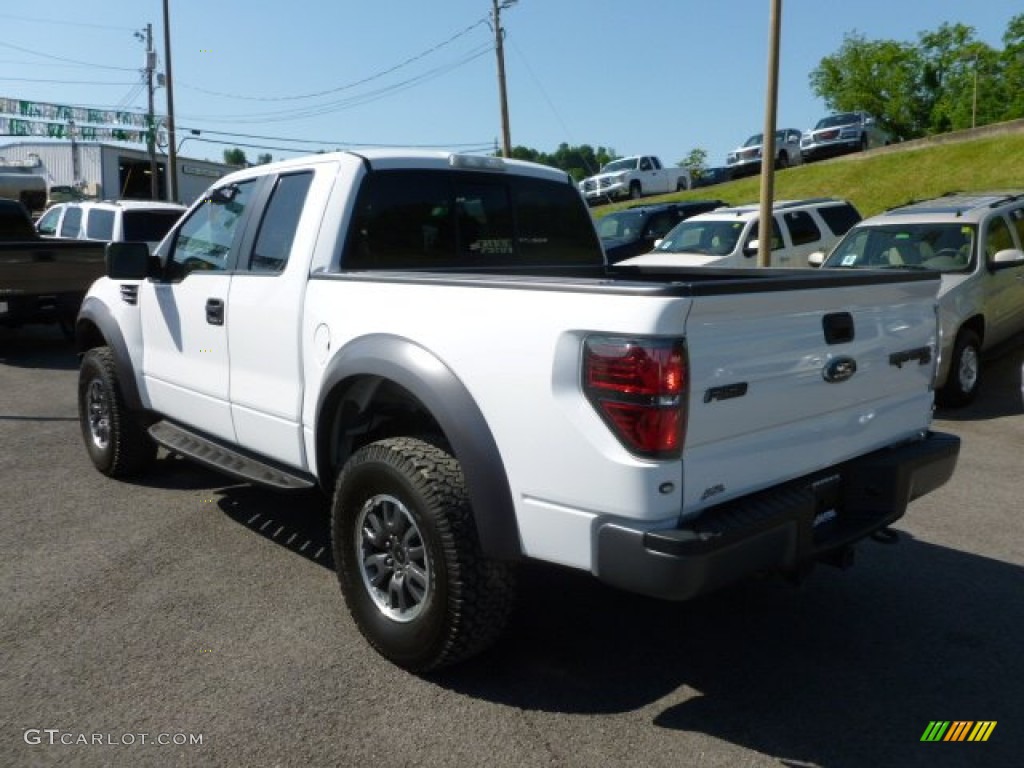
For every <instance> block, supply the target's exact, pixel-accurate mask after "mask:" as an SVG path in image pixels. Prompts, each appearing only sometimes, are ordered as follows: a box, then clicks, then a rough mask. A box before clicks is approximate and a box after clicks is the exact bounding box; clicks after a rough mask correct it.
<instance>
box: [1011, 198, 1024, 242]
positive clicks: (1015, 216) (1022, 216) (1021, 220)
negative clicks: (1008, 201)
mask: <svg viewBox="0 0 1024 768" xmlns="http://www.w3.org/2000/svg"><path fill="white" fill-rule="evenodd" d="M1010 221H1012V222H1013V228H1014V229H1016V230H1017V247H1018V248H1020V249H1022V250H1024V208H1014V209H1013V210H1012V211H1010Z"/></svg>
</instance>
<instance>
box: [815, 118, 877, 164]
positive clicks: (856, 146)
mask: <svg viewBox="0 0 1024 768" xmlns="http://www.w3.org/2000/svg"><path fill="white" fill-rule="evenodd" d="M891 140H892V139H891V137H890V136H889V134H888V133H886V132H885V131H884V130H883V129H882V127H881V126H880V125H879V124H878V121H877V120H876V119H875V118H874V117H872V116H871V115H869V114H868V113H867V112H841V113H839V114H836V115H829V116H828V117H823V118H822V119H821V120H819V121H818V124H817V125H815V126H814V128H812V129H811V130H809V131H805V132H804V135H803V137H802V138H801V139H800V153H801V155H802V156H803V159H804V162H805V163H809V162H812V161H814V160H822V159H824V158H826V157H836V156H837V155H846V154H849V153H851V152H863V151H864V150H866V149H872V148H874V147H883V146H885V145H886V144H889V143H890V142H891Z"/></svg>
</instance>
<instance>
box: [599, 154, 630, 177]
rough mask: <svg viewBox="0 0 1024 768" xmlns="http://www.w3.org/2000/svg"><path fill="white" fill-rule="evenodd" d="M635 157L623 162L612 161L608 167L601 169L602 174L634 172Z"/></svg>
mask: <svg viewBox="0 0 1024 768" xmlns="http://www.w3.org/2000/svg"><path fill="white" fill-rule="evenodd" d="M636 161H637V158H635V157H627V158H625V159H623V160H612V161H611V162H610V163H608V165H606V166H605V167H604V168H602V169H601V172H602V173H612V172H613V171H632V170H635V169H636Z"/></svg>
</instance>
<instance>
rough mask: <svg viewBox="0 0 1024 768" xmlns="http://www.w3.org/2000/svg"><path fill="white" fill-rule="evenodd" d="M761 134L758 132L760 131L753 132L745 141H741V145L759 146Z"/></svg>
mask: <svg viewBox="0 0 1024 768" xmlns="http://www.w3.org/2000/svg"><path fill="white" fill-rule="evenodd" d="M761 135H762V134H760V133H755V134H754V135H753V136H751V137H750V138H749V139H747V140H746V141H745V142H743V146H744V147H759V146H761V143H762V142H761Z"/></svg>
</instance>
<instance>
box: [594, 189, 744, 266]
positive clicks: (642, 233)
mask: <svg viewBox="0 0 1024 768" xmlns="http://www.w3.org/2000/svg"><path fill="white" fill-rule="evenodd" d="M723 205H728V203H725V202H723V201H722V200H685V201H683V202H679V203H658V204H655V205H636V206H633V207H631V208H624V209H622V210H619V211H615V212H613V213H609V214H608V215H607V216H603V217H602V218H600V219H599V220H598V222H597V234H598V235H599V236H600V238H601V245H602V246H604V252H605V255H606V256H607V258H608V263H609V264H614V263H615V262H617V261H622V260H623V259H628V258H630V257H631V256H639V255H640V254H642V253H648V252H650V251H651V250H652V249H653V248H654V241H655V240H658V239H660V238H662V237H664V236H665V235H666V234H667V233H668V231H669V230H670V229H672V227H674V226H675V225H676V224H678V223H679V222H680V221H682V220H683V219H688V218H690V217H691V216H696V215H697V214H698V213H705V212H707V211H713V210H714V209H715V208H721V207H722V206H723Z"/></svg>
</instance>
